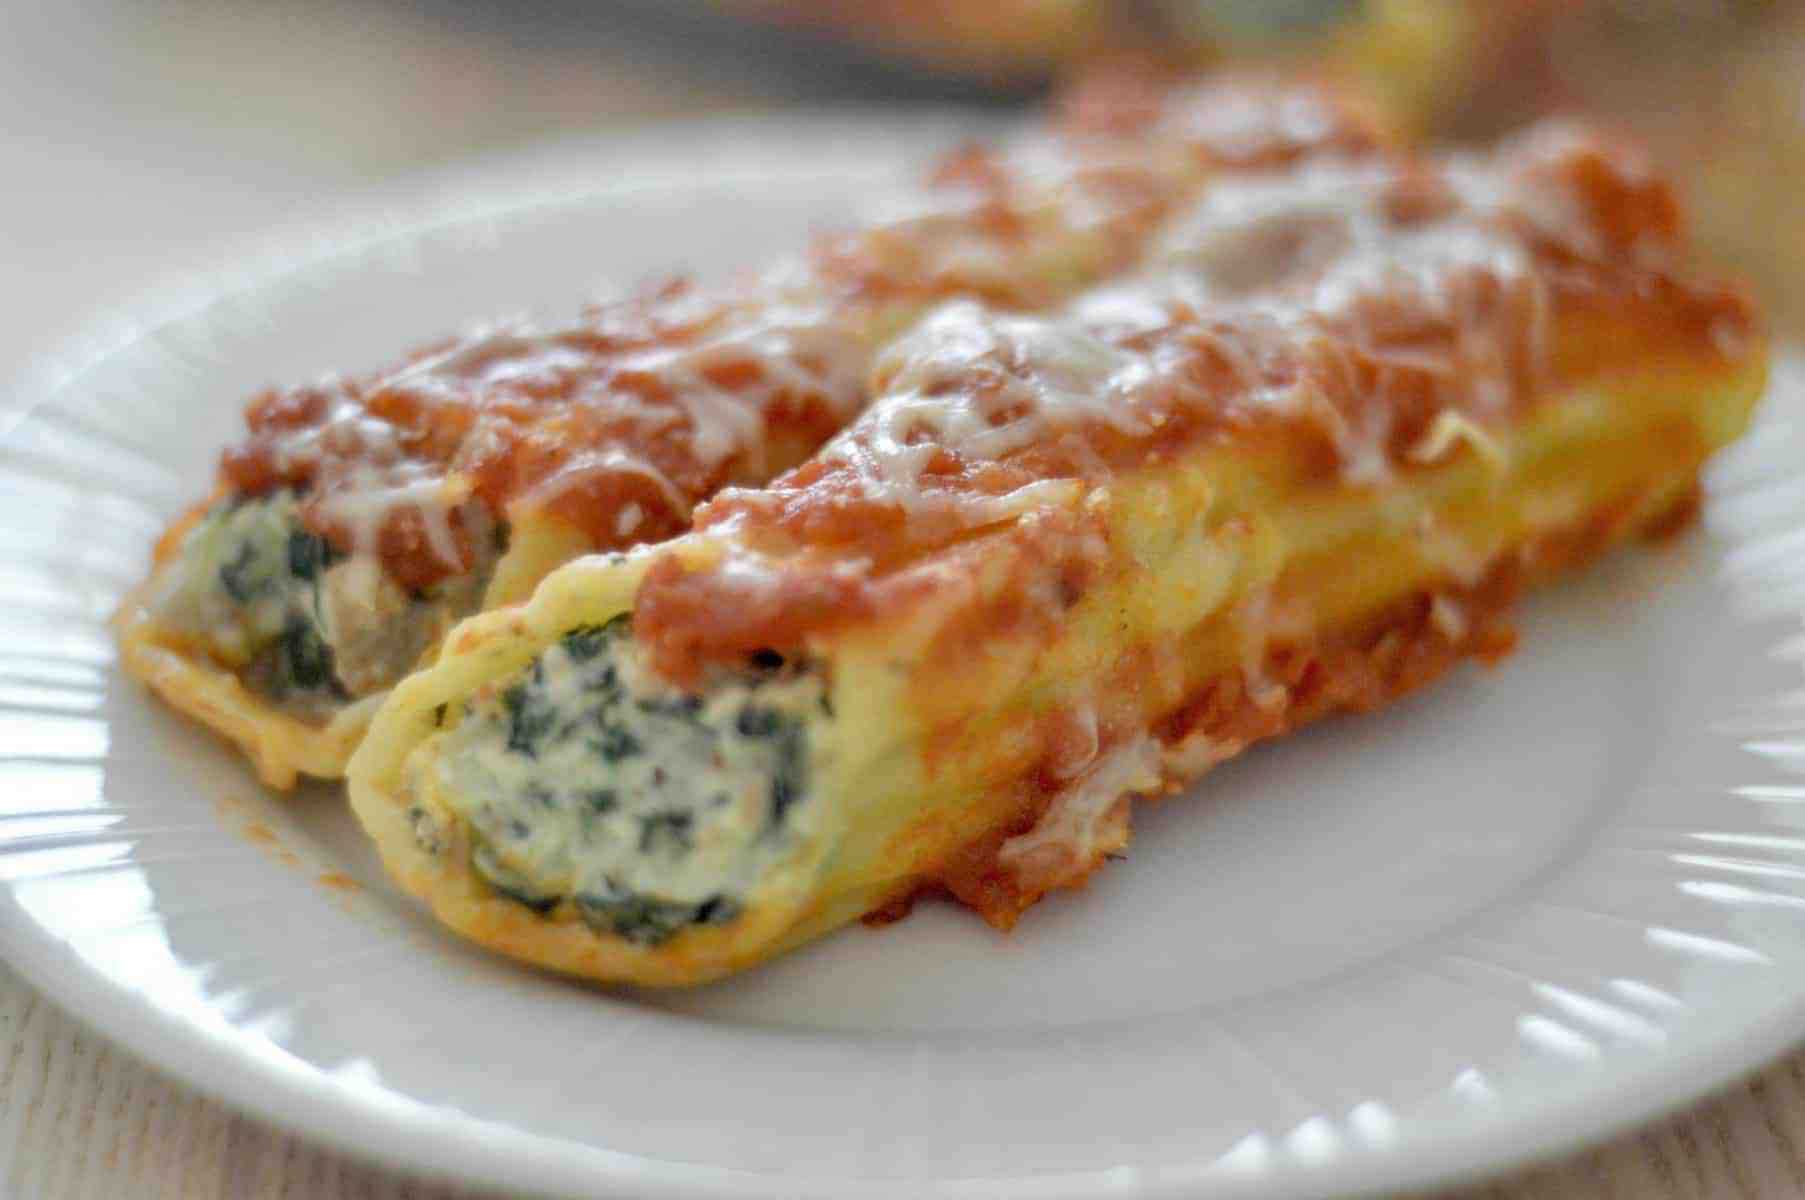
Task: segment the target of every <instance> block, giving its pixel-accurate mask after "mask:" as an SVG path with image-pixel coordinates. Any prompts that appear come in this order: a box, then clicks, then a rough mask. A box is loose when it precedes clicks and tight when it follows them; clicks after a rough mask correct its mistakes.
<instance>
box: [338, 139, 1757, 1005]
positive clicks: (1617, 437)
mask: <svg viewBox="0 0 1805 1200" xmlns="http://www.w3.org/2000/svg"><path fill="white" fill-rule="evenodd" d="M1686 256H1687V246H1686V239H1685V233H1684V230H1683V227H1682V222H1681V218H1680V215H1679V213H1678V211H1677V207H1676V204H1675V201H1674V197H1673V193H1672V191H1671V189H1670V187H1669V186H1668V184H1667V183H1666V182H1664V181H1663V180H1662V179H1661V178H1660V177H1659V176H1658V175H1657V174H1656V173H1655V172H1654V170H1653V169H1652V167H1651V166H1650V164H1649V163H1648V162H1646V161H1645V160H1644V158H1643V157H1642V156H1641V155H1640V154H1639V153H1638V152H1636V151H1635V150H1634V149H1633V148H1629V147H1626V146H1623V145H1621V144H1618V143H1616V142H1614V141H1613V140H1612V139H1610V138H1608V137H1605V136H1602V135H1600V134H1598V133H1595V132H1592V131H1589V130H1587V129H1585V128H1582V127H1578V126H1573V125H1566V124H1549V125H1543V126H1540V127H1537V128H1535V129H1533V130H1531V131H1529V132H1527V133H1525V134H1522V135H1520V136H1518V137H1516V138H1514V139H1512V140H1510V141H1508V142H1506V143H1505V144H1503V145H1502V146H1501V147H1500V148H1498V149H1497V150H1496V151H1495V152H1493V153H1491V154H1488V155H1483V156H1470V155H1459V156H1453V157H1447V158H1442V159H1438V160H1432V161H1423V160H1415V159H1408V158H1400V157H1395V156H1391V155H1368V156H1365V157H1354V156H1343V157H1338V156H1314V157H1310V158H1306V159H1302V160H1299V161H1294V162H1290V163H1286V164H1280V165H1275V166H1273V167H1272V168H1271V169H1269V170H1265V171H1253V172H1245V173H1237V174H1235V175H1234V176H1232V177H1223V178H1219V179H1217V180H1216V181H1215V182H1214V184H1213V185H1212V186H1211V187H1210V188H1209V189H1207V190H1206V191H1204V192H1202V193H1201V194H1200V195H1199V196H1198V197H1197V198H1196V199H1195V200H1194V201H1192V202H1191V203H1190V204H1189V206H1188V207H1187V208H1186V209H1184V210H1183V211H1180V212H1178V213H1175V214H1174V215H1173V216H1172V217H1171V218H1170V219H1169V220H1168V221H1167V222H1165V224H1164V225H1163V226H1162V228H1161V230H1160V231H1159V233H1158V234H1157V235H1156V237H1155V239H1154V242H1153V244H1152V246H1151V247H1150V249H1149V252H1148V253H1147V254H1146V255H1145V257H1144V261H1143V263H1142V267H1141V269H1140V270H1139V272H1137V273H1136V274H1135V275H1134V276H1133V277H1132V278H1125V279H1117V280H1112V281H1109V282H1108V283H1106V284H1104V285H1101V286H1099V287H1096V288H1093V289H1090V290H1087V291H1086V292H1084V293H1082V294H1081V295H1079V296H1077V297H1075V298H1074V299H1073V300H1072V301H1071V302H1070V303H1068V304H1066V305H1064V306H1062V307H1061V308H1060V309H1058V310H1057V311H1048V312H1042V313H1021V312H1010V311H1006V310H1004V309H1002V308H1000V307H998V306H996V305H992V304H986V303H983V302H981V301H977V300H970V299H962V300H956V301H953V302H950V303H948V304H946V305H943V306H941V307H939V308H937V309H936V310H935V311H934V312H932V313H931V314H930V315H928V316H927V317H926V318H925V319H924V320H922V321H921V322H920V323H918V324H917V325H916V326H915V327H914V328H913V329H912V330H911V331H910V332H909V333H907V334H906V335H905V336H903V337H901V338H899V339H898V340H896V341H895V342H893V343H892V344H891V345H889V346H888V347H887V348H886V349H885V350H884V351H883V352H882V353H881V355H880V356H879V357H878V359H877V363H876V367H875V369H874V372H873V375H872V391H873V400H872V402H871V404H870V406H869V407H868V408H867V409H866V410H865V411H864V413H863V414H862V415H861V416H860V417H859V418H858V419H857V420H856V421H854V422H853V423H852V424H851V425H850V426H849V427H848V428H847V429H845V430H844V431H842V432H841V433H840V434H838V435H837V436H835V437H834V438H833V439H832V440H831V441H830V442H829V443H828V444H827V445H826V446H825V447H824V448H823V449H822V450H821V451H820V452H819V453H818V454H816V455H815V456H814V457H813V458H811V459H810V460H809V461H808V462H806V463H804V464H802V465H800V466H798V467H795V468H794V469H792V470H790V471H788V472H786V473H784V474H782V475H780V476H778V477H777V478H776V479H774V480H773V481H772V482H771V483H770V484H768V485H766V486H764V487H760V488H730V489H727V490H725V491H723V492H722V493H721V494H720V495H718V496H716V497H715V498H714V499H712V500H711V501H709V502H708V503H706V504H704V505H702V506H701V507H700V508H699V509H698V510H697V512H696V515H695V521H694V528H693V530H692V531H691V532H689V533H687V534H684V535H682V536H680V537H678V538H676V539H674V540H672V541H670V542H668V543H666V544H663V545H661V546H657V547H646V548H641V549H637V550H633V551H631V552H626V553H613V554H605V555H595V556H590V557H585V558H583V559H580V560H578V561H575V562H572V563H570V564H567V565H565V566H563V567H561V568H560V569H559V570H557V571H555V572H553V573H552V574H551V575H549V576H548V577H547V578H546V579H545V581H544V582H543V583H542V584H541V585H540V586H539V588H538V589H537V590H536V591H535V593H534V594H533V596H532V598H531V599H530V600H529V601H527V602H525V603H522V604H518V605H513V606H509V607H505V608H501V609H498V610H496V611H493V612H489V613H485V614H483V615H481V616H478V617H476V618H473V619H472V620H469V621H467V622H465V623H463V624H461V625H460V626H459V627H458V628H457V629H456V630H455V631H454V632H453V633H452V634H451V636H450V637H449V638H448V639H447V641H446V644H445V648H444V650H443V652H442V653H441V655H440V657H439V658H438V660H437V661H436V662H435V663H434V664H433V665H432V666H431V667H429V668H427V669H425V670H423V671H421V672H420V673H418V674H416V675H414V676H412V677H411V678H409V679H408V680H406V681H405V682H404V683H403V684H401V685H400V686H399V687H398V688H397V689H396V690H395V692H394V693H393V695H392V696H391V698H390V699H389V700H388V702H387V703H386V705H385V706H384V707H383V709H382V711H381V712H380V713H379V714H378V716H377V718H376V720H375V723H374V725H373V728H372V730H371V733H370V736H369V737H368V739H367V740H366V741H365V743H364V745H363V746H362V748H361V749H360V750H359V752H358V754H357V757H356V758H355V759H354V761H353V763H352V766H351V771H350V781H351V797H352V803H353V808H354V810H355V812H356V814H357V816H358V818H359V820H360V821H361V822H362V824H363V825H364V827H365V829H366V830H367V831H368V832H369V833H370V834H371V835H372V837H373V838H374V840H375V841H376V843H377V845H378V846H379V848H380V850H381V853H382V855H383V858H384V860H385V863H386V865H387V867H388V869H389V871H390V873H391V874H392V875H393V876H394V878H395V879H396V880H398V881H399V882H400V884H401V885H402V886H403V887H404V888H406V889H407V890H408V891H409V892H411V893H413V894H415V895H417V896H419V897H420V898H422V899H423V900H424V901H425V902H426V903H427V904H428V905H429V906H430V908H431V909H432V911H433V912H434V913H435V914H436V916H437V917H438V918H439V920H441V921H442V922H443V923H445V924H446V925H448V926H449V927H451V928H452V929H454V930H456V931H457V932H459V933H461V934H463V935H464V936H466V937H469V938H471V939H473V940H475V941H477V942H479V943H481V944H483V945H485V946H489V947H491V948H493V949H496V950H499V951H501V952H503V953H505V954H509V955H512V956H514V957H516V958H519V959H522V960H525V961H528V962H532V963H537V964H541V965H543V966H547V967H552V968H555V969H558V970H562V971H567V972H572V973H575V974H579V975H583V976H588V977H591V978H594V979H599V980H609V981H628V982H634V983H641V984H652V985H676V984H691V983H697V982H701V981H704V980H709V979H713V978H718V977H720V976H723V975H727V974H729V973H731V972H734V971H737V970H739V969H742V968H745V967H747V966H749V965H751V964H754V963H757V962H759V961H761V960H764V959H767V958H769V957H770V956H772V955H775V954H778V953H781V952H783V951H784V950H786V949H789V948H791V947H794V946H796V945H798V944H800V943H802V942H805V941H807V940H808V939H810V938H813V937H816V936H818V935H820V934H822V933H825V932H827V931H828V930H831V929H833V928H835V927H836V926H839V925H842V924H845V923H847V922H850V921H853V920H855V919H858V918H861V917H864V918H872V919H883V918H885V917H889V916H895V915H899V914H900V913H901V912H903V911H906V908H907V906H908V904H909V903H910V902H911V901H912V899H913V898H914V897H916V896H917V895H919V894H921V893H923V892H930V891H944V892H947V893H950V894H951V895H952V896H954V897H956V898H957V899H958V900H960V901H963V902H964V903H966V904H968V905H970V906H972V907H973V908H975V909H977V910H978V911H979V912H980V913H981V914H983V916H984V917H985V918H986V919H988V920H989V921H990V922H992V923H993V924H995V925H997V926H999V927H1005V928H1006V927H1008V926H1010V925H1012V924H1013V923H1014V922H1015V921H1016V920H1017V919H1018V917H1020V915H1021V914H1022V913H1023V912H1024V911H1025V910H1026V909H1027V908H1028V907H1029V906H1030V905H1031V904H1033V903H1034V902H1035V901H1036V900H1037V899H1039V898H1040V897H1041V896H1043V895H1045V894H1046V893H1047V892H1049V891H1051V890H1054V889H1057V888H1065V887H1072V886H1075V885H1079V884H1081V883H1083V882H1084V881H1085V880H1086V879H1087V878H1088V877H1089V876H1090V875H1091V874H1092V873H1093V872H1094V871H1096V870H1097V869H1098V868H1099V866H1100V865H1101V864H1102V862H1103V861H1104V860H1105V859H1106V858H1107V857H1109V856H1111V855H1112V854H1115V853H1116V852H1118V851H1120V850H1122V849H1123V847H1125V846H1126V845H1127V843H1128V840H1129V833H1130V816H1131V809H1130V800H1131V798H1132V797H1145V796H1155V795H1159V794H1161V793H1164V792H1170V791H1173V790H1175V789H1176V788H1178V787H1179V786H1181V785H1183V784H1185V783H1187V782H1189V781H1190V780H1192V779H1195V778H1196V777H1197V776H1199V775H1200V774H1202V773H1203V772H1205V771H1207V770H1208V769H1209V768H1210V767H1211V766H1212V765H1214V764H1216V763H1219V762H1221V761H1223V760H1224V759H1227V758H1229V757H1232V756H1233V755H1236V754H1238V753H1240V752H1241V751H1242V750H1243V749H1245V748H1246V747H1247V746H1248V745H1250V744H1252V743H1254V742H1256V741H1259V740H1261V739H1264V738H1269V737H1273V736H1276V735H1278V734H1282V733H1284V732H1286V731H1288V730H1291V729H1294V728H1296V727H1297V726H1299V725H1301V724H1303V723H1305V722H1308V721H1312V720H1314V719H1316V718H1318V717H1322V716H1326V715H1329V714H1332V713H1337V712H1345V711H1365V710H1370V709H1373V708H1376V707H1379V706H1381V705H1383V704H1385V703H1387V702H1389V701H1391V700H1392V699H1394V698H1396V697H1398V696H1400V695H1402V694H1404V693H1406V692H1408V691H1410V690H1412V689H1414V688H1416V687H1419V686H1421V685H1423V684H1425V683H1427V682H1429V681H1430V680H1432V679H1434V678H1435V677H1437V676H1439V675H1441V674H1442V673H1443V672H1445V671H1446V670H1447V669H1448V668H1449V667H1450V666H1452V665H1453V664H1455V663H1456V662H1457V661H1459V660H1460V659H1462V658H1465V657H1469V656H1476V657H1479V658H1481V659H1492V658H1496V657H1498V656H1499V655H1501V654H1503V653H1504V652H1505V651H1507V650H1508V649H1509V648H1510V646H1511V645H1512V638H1513V635H1512V633H1511V630H1510V626H1509V624H1508V616H1509V612H1510V609H1511V606H1512V604H1513V602H1514V601H1515V599H1516V598H1517V596H1518V595H1519V593H1520V592H1521V591H1522V590H1523V589H1524V588H1525V587H1526V586H1528V585H1531V584H1534V583H1537V582H1539V581H1541V580H1544V579H1547V578H1549V577H1551V576H1554V575H1557V574H1559V573H1561V572H1563V571H1565V570H1568V569H1571V568H1573V567H1576V566H1578V565H1580V564H1582V563H1584V562H1585V561H1587V560H1588V559H1591V558H1592V557H1594V556H1596V555H1598V554H1599V553H1600V552H1602V551H1604V550H1606V549H1607V548H1609V547H1611V546H1613V545H1615V544H1618V543H1620V542H1623V541H1625V540H1627V539H1632V538H1635V537H1638V536H1642V535H1652V534H1656V533H1660V532H1664V531H1667V530H1670V529H1673V528H1675V527H1677V526H1678V525H1680V524H1682V523H1683V522H1684V520H1685V519H1686V518H1687V517H1688V516H1689V515H1690V514H1691V512H1692V511H1693V508H1694V506H1695V504H1696V498H1697V494H1698V476H1699V470H1700V467H1701V465H1702V464H1703V463H1704V462H1705V460H1706V459H1707V458H1708V457H1709V456H1710V455H1711V453H1712V452H1713V451H1714V450H1715V449H1716V448H1718V447H1720V446H1722V445H1724V444H1725V443H1726V442H1728V441H1730V440H1731V439H1733V438H1734V437H1736V436H1737V434H1738V433H1739V432H1740V431H1741V430H1742V428H1743V427H1744V424H1745V422H1746V420H1747V418H1748V416H1749V413H1750V410H1751V407H1752V406H1753V404H1754V403H1755V401H1756V399H1757V398H1758V396H1759V394H1760V392H1761V389H1762V386H1763V381H1764V374H1765V369H1766V350H1765V342H1764V339H1763V335H1762V334H1761V332H1760V330H1759V328H1758V325H1757V322H1756V319H1755V317H1754V314H1753V313H1752V311H1751V309H1750V306H1749V305H1748V303H1747V302H1746V300H1745V299H1744V298H1743V296H1742V295H1741V293H1740V292H1739V291H1737V290H1735V289H1733V288H1729V287H1726V286H1723V285H1720V284H1718V283H1715V282H1713V281H1711V280H1709V279H1705V278H1701V277H1699V276H1697V275H1696V274H1695V273H1694V271H1693V269H1692V268H1690V267H1689V266H1688V265H1687V263H1686Z"/></svg>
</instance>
